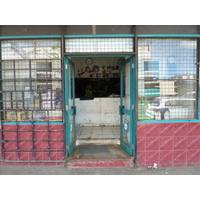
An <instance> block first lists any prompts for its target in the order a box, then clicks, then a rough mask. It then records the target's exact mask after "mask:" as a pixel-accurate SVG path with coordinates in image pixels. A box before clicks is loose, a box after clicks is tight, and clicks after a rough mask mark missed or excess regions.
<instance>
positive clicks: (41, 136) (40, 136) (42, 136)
mask: <svg viewBox="0 0 200 200" xmlns="http://www.w3.org/2000/svg"><path fill="white" fill-rule="evenodd" d="M34 139H37V140H47V139H48V131H34Z"/></svg>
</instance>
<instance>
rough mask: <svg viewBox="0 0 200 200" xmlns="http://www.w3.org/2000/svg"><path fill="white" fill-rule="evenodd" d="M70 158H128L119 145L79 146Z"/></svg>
mask: <svg viewBox="0 0 200 200" xmlns="http://www.w3.org/2000/svg"><path fill="white" fill-rule="evenodd" d="M70 157H71V158H129V157H130V156H129V154H128V153H127V152H126V151H125V150H124V149H123V148H122V147H121V146H120V145H79V146H76V147H75V150H74V152H73V153H72V155H71V156H70Z"/></svg>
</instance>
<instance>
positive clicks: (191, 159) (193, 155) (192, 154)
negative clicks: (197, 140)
mask: <svg viewBox="0 0 200 200" xmlns="http://www.w3.org/2000/svg"><path fill="white" fill-rule="evenodd" d="M187 163H188V164H192V163H193V164H194V163H196V164H200V150H188V152H187Z"/></svg>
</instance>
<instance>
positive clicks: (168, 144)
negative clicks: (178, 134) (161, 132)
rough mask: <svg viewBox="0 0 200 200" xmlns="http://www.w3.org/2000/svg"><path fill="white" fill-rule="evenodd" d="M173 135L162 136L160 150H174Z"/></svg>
mask: <svg viewBox="0 0 200 200" xmlns="http://www.w3.org/2000/svg"><path fill="white" fill-rule="evenodd" d="M173 146H174V138H173V137H160V150H173Z"/></svg>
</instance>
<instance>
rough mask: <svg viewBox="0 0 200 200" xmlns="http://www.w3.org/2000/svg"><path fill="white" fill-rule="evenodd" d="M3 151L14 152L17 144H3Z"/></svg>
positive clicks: (14, 142) (10, 142)
mask: <svg viewBox="0 0 200 200" xmlns="http://www.w3.org/2000/svg"><path fill="white" fill-rule="evenodd" d="M4 149H5V150H16V149H17V142H16V141H8V142H6V143H4Z"/></svg>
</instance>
